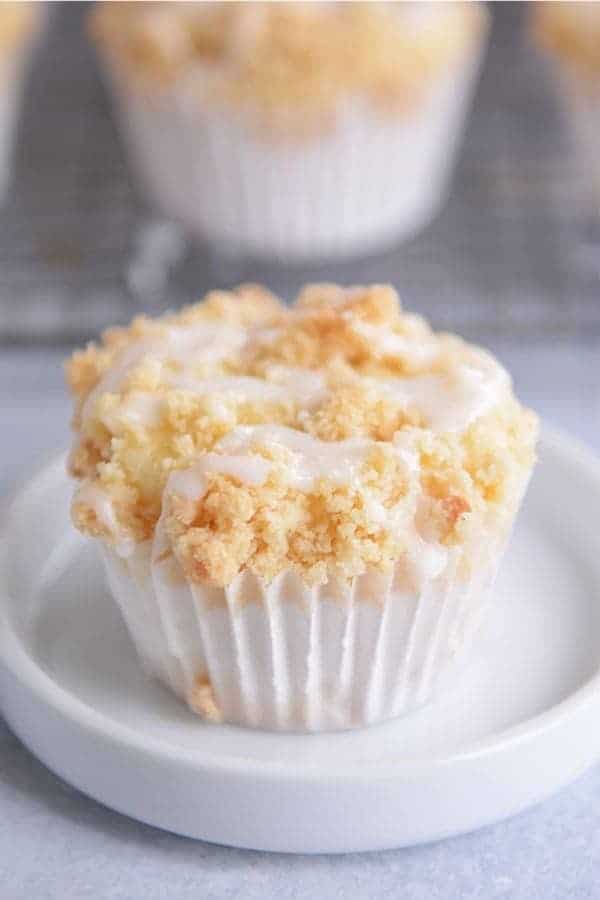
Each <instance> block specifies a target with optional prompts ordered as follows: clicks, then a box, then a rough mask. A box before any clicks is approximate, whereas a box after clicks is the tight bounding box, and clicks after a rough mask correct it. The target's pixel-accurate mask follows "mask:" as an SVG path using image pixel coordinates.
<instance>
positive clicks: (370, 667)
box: [104, 542, 500, 731]
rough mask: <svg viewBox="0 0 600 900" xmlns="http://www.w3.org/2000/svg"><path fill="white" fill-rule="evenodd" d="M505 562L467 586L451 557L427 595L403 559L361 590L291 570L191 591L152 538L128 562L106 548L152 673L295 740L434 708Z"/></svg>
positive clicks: (212, 710)
mask: <svg viewBox="0 0 600 900" xmlns="http://www.w3.org/2000/svg"><path fill="white" fill-rule="evenodd" d="M499 556H500V551H499V550H498V551H496V552H490V548H489V544H486V546H485V557H486V558H485V560H484V561H482V562H481V564H479V565H476V567H475V569H476V575H475V576H474V577H472V578H471V579H470V580H469V581H468V582H465V580H464V576H462V575H458V574H457V573H458V572H459V570H460V562H461V551H460V550H453V551H450V552H449V553H448V556H447V562H446V565H445V567H444V568H443V570H442V571H441V573H440V574H438V575H437V576H436V577H434V578H430V579H426V580H425V581H424V582H423V583H422V585H421V590H420V591H419V592H414V591H411V590H410V589H409V588H408V587H407V585H409V584H410V582H411V580H412V579H411V574H410V567H407V564H404V563H398V564H397V565H396V568H395V570H394V572H393V573H392V574H391V575H381V574H377V573H368V574H365V575H362V576H359V577H357V578H355V579H354V581H353V582H352V584H351V585H350V586H349V587H342V586H341V585H339V584H333V583H331V584H326V585H324V586H321V587H317V588H309V587H307V586H306V585H305V584H304V583H303V582H302V580H301V579H300V577H299V576H298V575H296V574H294V573H293V572H285V573H283V574H281V575H279V576H278V577H277V578H276V579H275V580H274V581H273V582H272V583H271V584H270V585H266V584H264V583H263V582H262V581H261V579H259V578H258V577H256V576H255V575H253V574H250V573H244V574H242V575H240V576H238V578H236V579H235V581H234V582H233V583H232V584H231V586H230V587H228V588H226V589H225V590H222V589H217V588H210V587H203V586H202V585H200V584H196V583H191V582H188V581H187V580H186V578H185V576H184V575H183V572H182V570H181V568H180V566H179V564H178V563H177V561H176V560H175V558H174V557H173V555H169V556H167V557H166V558H164V559H163V560H162V561H160V562H153V552H152V546H151V542H147V543H145V544H142V545H138V547H137V549H136V550H135V552H134V554H133V555H132V556H130V557H128V558H126V559H124V558H121V557H119V556H118V555H117V554H116V552H115V551H114V550H112V549H111V548H109V547H107V546H105V547H104V560H105V564H106V570H107V574H108V580H109V584H110V587H111V590H112V593H113V594H114V596H115V598H116V600H117V602H118V604H119V606H120V608H121V610H122V612H123V616H124V618H125V621H126V624H127V627H128V629H129V632H130V634H131V637H132V639H133V642H134V644H135V646H136V649H137V652H138V654H139V656H140V659H141V661H142V663H143V665H144V666H145V668H146V670H147V671H148V672H149V673H150V674H152V675H154V676H156V677H157V678H159V679H160V680H161V681H163V682H164V683H165V684H166V685H168V686H169V687H170V688H171V690H172V691H173V692H174V693H175V694H177V695H178V696H179V697H181V698H182V699H183V700H185V701H186V702H187V703H188V704H189V705H190V706H191V707H192V708H193V709H194V710H195V711H196V712H199V713H200V714H201V715H204V716H206V717H207V718H212V719H216V720H223V721H227V722H232V723H237V724H240V725H246V726H250V727H258V728H263V729H272V730H293V731H324V730H333V729H345V728H355V727H358V726H363V725H368V724H370V723H374V722H378V721H381V720H384V719H388V718H393V717H395V716H399V715H401V714H403V713H405V712H407V711H409V710H411V709H413V708H415V707H417V706H420V705H422V704H423V703H426V702H427V701H428V700H429V699H430V698H431V697H432V695H433V694H434V692H435V690H436V688H437V687H438V686H439V685H440V683H444V682H446V681H447V680H448V676H449V674H450V673H451V671H452V670H453V669H454V668H455V667H456V656H457V653H458V651H461V650H464V649H466V647H467V646H468V644H469V643H470V640H471V638H472V636H473V634H474V633H475V631H476V629H477V625H478V622H479V619H480V616H481V613H482V611H483V609H484V608H485V605H486V603H487V601H488V598H489V589H490V586H491V583H492V581H493V576H494V573H495V570H496V566H497V562H498V558H499ZM154 558H155V559H156V547H155V548H154ZM475 562H476V563H477V562H478V561H477V560H476V561H475Z"/></svg>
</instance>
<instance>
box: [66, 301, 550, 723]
mask: <svg viewBox="0 0 600 900" xmlns="http://www.w3.org/2000/svg"><path fill="white" fill-rule="evenodd" d="M67 369H68V381H69V384H70V387H71V390H72V393H73V396H74V398H75V416H74V429H75V441H74V444H73V448H72V451H71V455H70V463H69V465H70V471H71V473H72V474H73V475H74V476H75V478H77V479H79V480H80V481H81V485H80V486H79V488H78V490H77V492H76V494H75V497H74V500H73V519H74V522H75V525H76V526H77V528H78V529H79V530H80V531H82V532H83V533H84V534H87V535H89V536H91V537H94V538H96V539H97V540H98V542H99V544H100V546H101V548H102V551H103V555H104V560H105V563H106V570H107V573H108V578H109V582H110V586H111V588H112V591H113V593H114V595H115V597H116V599H117V601H118V603H119V605H120V607H121V609H122V611H123V615H124V618H125V620H126V622H127V625H128V627H129V630H130V632H131V635H132V638H133V641H134V643H135V645H136V647H137V650H138V653H139V655H140V657H141V659H142V661H143V662H144V664H145V665H146V667H147V668H148V670H149V671H150V672H151V673H153V674H154V675H156V676H157V677H158V678H160V679H162V681H163V682H165V683H166V684H167V685H169V686H170V687H171V689H172V690H173V691H174V692H175V693H176V694H177V695H178V696H180V697H181V698H183V699H184V700H185V701H186V702H187V703H188V704H189V706H190V707H191V708H192V709H193V710H195V711H196V712H198V713H200V715H202V716H204V717H205V718H208V719H212V720H219V721H223V720H224V721H228V722H234V723H239V724H243V725H249V726H255V727H261V728H272V729H289V730H291V729H294V730H324V729H333V728H352V727H356V726H360V725H365V724H368V723H371V722H375V721H380V720H382V719H386V718H390V717H393V716H397V715H400V714H401V713H403V712H406V711H407V710H409V709H411V708H412V707H414V706H416V705H419V704H422V703H423V702H425V701H426V700H427V699H429V698H430V697H431V696H432V693H433V691H434V690H435V688H436V686H437V685H438V684H441V683H444V682H445V681H447V680H448V677H449V673H450V672H451V670H452V667H453V661H454V658H455V657H456V655H457V654H458V652H459V651H460V650H461V649H463V648H464V647H465V646H466V645H467V644H468V643H469V642H470V639H471V637H472V635H473V633H474V632H475V631H476V627H477V623H478V622H479V619H480V615H481V612H482V610H483V609H484V608H485V604H486V600H487V597H488V595H489V588H490V585H491V582H492V579H493V577H494V573H495V571H496V568H497V564H498V561H499V558H500V556H501V553H502V551H503V548H504V546H505V544H506V541H507V537H508V534H509V531H510V528H511V525H512V522H513V520H514V517H515V514H516V512H517V509H518V506H519V503H520V501H521V498H522V495H523V492H524V489H525V486H526V484H527V481H528V478H529V475H530V472H531V469H532V466H533V462H534V446H535V441H536V430H537V422H536V417H535V416H534V415H533V414H532V413H531V412H529V411H528V410H526V409H524V408H523V407H522V406H521V405H520V404H519V403H518V401H517V400H516V399H515V397H514V395H513V393H512V389H511V382H510V378H509V376H508V374H507V373H506V372H505V370H504V369H503V368H502V367H501V366H500V365H499V363H498V362H496V361H495V360H494V359H493V358H492V357H491V356H490V355H488V354H487V353H486V352H484V351H483V350H480V349H478V348H476V347H473V346H470V345H469V344H466V343H464V342H463V341H462V340H460V339H459V338H457V337H454V336H452V335H448V334H436V333H434V332H433V331H432V330H431V329H430V328H429V326H428V325H427V324H426V322H425V321H424V320H423V319H421V318H419V317H418V316H414V315H409V314H407V313H404V312H403V311H402V310H401V307H400V304H399V302H398V298H397V295H396V293H395V291H394V290H393V289H392V288H391V287H386V286H380V285H375V286H371V287H364V288H362V287H359V288H351V289H345V288H342V287H338V286H336V285H330V284H316V285H310V286H308V287H306V288H305V289H304V290H303V291H302V292H301V293H300V295H299V297H298V299H297V302H296V304H295V305H294V306H293V307H291V308H290V307H286V306H284V305H283V304H281V303H280V302H279V301H278V300H277V299H276V298H275V297H274V296H272V295H271V294H270V293H269V292H268V291H266V290H264V289H263V288H260V287H257V286H253V285H245V286H242V287H240V288H238V289H237V290H236V291H233V292H225V291H214V292H212V293H210V294H208V295H207V297H206V298H205V299H204V301H203V302H201V303H199V304H197V305H194V306H190V307H188V308H185V309H184V310H182V311H181V312H180V313H177V314H170V315H165V316H163V317H162V318H159V319H155V320H152V319H146V318H138V319H135V320H134V321H133V323H132V324H131V325H130V326H129V327H128V328H116V329H113V330H111V331H108V332H106V333H105V334H104V337H103V340H102V342H101V344H99V345H95V344H91V345H89V346H88V348H87V349H85V350H83V351H80V352H77V353H75V354H74V355H73V357H72V358H71V360H70V362H69V363H68V367H67Z"/></svg>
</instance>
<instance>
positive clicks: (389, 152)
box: [109, 46, 481, 261]
mask: <svg viewBox="0 0 600 900" xmlns="http://www.w3.org/2000/svg"><path fill="white" fill-rule="evenodd" d="M480 59H481V46H480V47H478V48H477V49H476V51H473V50H471V51H470V53H469V55H468V57H467V58H465V59H464V60H463V61H461V62H460V64H458V65H454V66H452V67H451V68H450V69H448V70H447V71H444V72H443V73H441V75H440V76H439V77H438V78H437V79H436V80H435V81H433V82H432V84H431V85H430V86H429V88H428V89H427V90H426V91H424V92H423V96H422V97H420V98H419V100H418V102H417V103H416V104H415V106H414V108H412V109H407V110H404V111H401V112H399V113H398V114H395V115H394V114H391V113H390V114H387V115H386V114H383V113H380V114H377V113H376V111H375V110H374V109H373V108H372V107H370V106H369V105H368V104H367V103H361V104H358V103H355V104H351V105H350V106H349V107H347V108H345V109H344V110H340V111H339V114H338V117H337V123H336V124H335V125H334V127H333V128H332V130H331V131H330V132H327V133H324V134H322V135H320V136H318V137H313V138H310V139H307V138H304V139H295V140H294V139H293V138H291V137H289V138H287V139H285V140H279V141H278V140H277V139H275V138H273V139H271V140H270V139H269V138H268V137H263V138H262V139H261V138H260V137H257V136H256V135H254V134H253V132H252V129H246V128H244V126H243V123H241V122H240V120H239V118H235V116H234V115H233V114H231V115H228V114H227V112H226V111H223V112H222V114H218V113H216V112H215V111H212V112H211V111H210V110H207V109H203V108H202V104H201V103H200V101H199V100H198V96H197V94H196V93H195V92H194V90H193V87H192V89H191V90H190V89H189V86H188V87H187V90H184V89H183V88H181V89H180V90H175V89H173V90H171V91H168V90H165V91H164V92H163V93H162V94H159V93H158V92H155V93H154V94H152V95H150V94H148V93H147V92H146V93H144V92H143V91H142V90H140V89H139V87H138V88H136V86H135V85H133V84H132V82H131V79H130V78H128V77H127V76H126V75H125V74H124V73H119V67H118V63H117V61H116V60H113V61H112V64H111V63H110V62H109V70H110V71H109V76H110V81H111V84H112V86H113V91H114V93H115V95H116V102H117V110H118V113H119V119H120V123H121V128H122V131H123V133H124V136H125V139H126V142H127V144H128V147H129V150H130V155H131V159H132V163H133V165H134V167H135V169H136V170H137V172H138V173H139V177H140V181H141V183H142V186H143V187H145V189H146V191H147V192H148V194H149V195H150V198H151V200H152V201H153V202H154V204H155V205H156V206H157V207H158V208H159V209H160V210H161V211H162V212H163V213H164V214H165V215H166V216H168V217H170V218H173V219H176V220H179V221H181V222H182V223H183V224H184V225H185V226H187V228H188V229H189V230H190V231H191V233H192V234H195V235H198V236H199V237H200V238H201V239H204V240H208V241H209V242H212V243H214V244H215V245H216V246H217V247H220V248H222V249H223V251H224V252H229V253H234V254H242V255H243V254H247V255H250V256H256V257H267V258H275V259H279V260H282V261H285V260H293V259H302V258H317V257H321V258H333V257H341V256H349V255H352V254H355V253H365V252H368V251H370V250H373V249H375V248H377V247H379V246H382V245H385V244H388V243H390V242H393V241H395V240H401V239H405V238H409V237H411V236H413V235H414V234H415V233H416V232H418V231H419V230H420V229H421V228H423V227H424V226H425V225H426V224H427V223H428V222H429V221H430V220H431V219H432V218H433V217H434V216H435V214H436V213H437V211H438V209H439V207H440V205H441V203H442V201H443V199H444V195H445V192H446V189H447V186H448V182H449V178H450V174H451V172H452V168H453V164H454V160H455V157H456V151H457V147H458V145H459V141H460V137H461V134H462V131H463V128H464V124H465V119H466V115H467V111H468V107H469V101H470V98H471V94H472V91H473V88H474V85H475V81H476V77H477V72H478V69H479V62H480Z"/></svg>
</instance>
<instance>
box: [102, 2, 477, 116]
mask: <svg viewBox="0 0 600 900" xmlns="http://www.w3.org/2000/svg"><path fill="white" fill-rule="evenodd" d="M484 19H485V16H484V13H483V11H482V8H481V7H480V6H479V5H478V4H473V3H327V2H323V3H310V2H309V3H303V2H294V3H173V2H167V3H164V2H163V3H105V4H103V5H102V6H101V7H100V8H99V10H98V11H97V12H96V13H95V15H94V18H93V22H92V31H93V34H94V37H95V39H96V40H97V42H98V43H99V45H100V46H101V48H102V49H103V50H104V51H106V52H108V53H109V54H110V55H111V57H112V58H113V59H116V60H117V61H118V62H119V64H120V65H121V66H123V67H124V70H125V72H126V73H127V74H128V75H129V76H130V77H131V78H132V79H133V80H134V81H135V82H137V83H138V84H139V85H140V86H143V85H144V84H145V85H146V86H150V87H151V88H152V89H153V90H154V91H157V90H159V89H160V88H161V87H165V86H169V85H173V84H176V83H177V84H179V83H182V84H186V85H189V87H190V88H191V90H192V92H193V93H195V94H196V96H197V97H198V98H208V99H211V98H212V99H215V100H218V101H219V102H222V101H224V102H226V103H230V104H232V105H233V106H236V107H241V108H252V109H254V110H255V111H258V112H261V113H262V114H263V115H264V116H266V117H267V119H270V120H271V124H275V123H276V121H277V120H278V118H279V116H280V114H281V113H282V112H283V113H286V111H287V113H289V114H290V117H291V118H292V119H293V118H294V117H303V118H304V119H306V117H307V116H308V117H309V118H312V117H315V118H316V119H317V120H319V119H321V117H323V116H324V117H327V115H328V114H329V113H331V112H332V111H333V109H334V107H335V106H336V105H337V104H338V102H339V101H340V100H341V99H344V98H345V97H348V96H350V95H353V96H354V95H357V94H359V95H364V96H368V97H370V98H371V99H372V100H374V101H375V102H376V103H377V104H378V105H380V106H382V107H384V108H388V107H390V106H391V107H392V108H397V107H398V106H400V107H403V106H406V105H407V104H408V105H410V104H411V103H412V102H414V100H415V97H418V96H419V95H420V92H421V90H422V89H423V86H424V85H426V84H427V82H428V81H429V80H430V78H431V77H432V75H434V74H435V73H437V72H438V71H440V70H442V69H444V68H445V67H447V66H450V65H451V64H452V63H453V62H454V61H455V60H457V59H460V58H461V56H462V55H464V53H465V52H466V51H467V50H468V49H469V48H470V46H471V45H472V43H473V42H474V40H475V39H476V37H477V35H478V34H479V32H480V31H481V29H482V27H483V23H484ZM282 124H283V123H282V122H280V125H282ZM288 124H291V123H288Z"/></svg>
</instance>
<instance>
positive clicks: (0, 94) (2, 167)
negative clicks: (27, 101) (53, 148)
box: [0, 3, 40, 200]
mask: <svg viewBox="0 0 600 900" xmlns="http://www.w3.org/2000/svg"><path fill="white" fill-rule="evenodd" d="M39 18H40V14H39V8H37V7H36V4H35V3H0V79H1V81H0V200H2V199H3V197H4V195H5V194H6V191H7V189H8V186H9V184H10V176H11V169H12V159H13V150H14V141H15V132H16V127H17V123H18V114H19V107H20V104H21V95H22V91H23V82H24V78H25V75H26V70H27V63H28V61H29V57H30V51H31V47H32V44H33V39H34V37H35V34H36V32H37V30H38V25H39V21H38V20H39Z"/></svg>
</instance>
